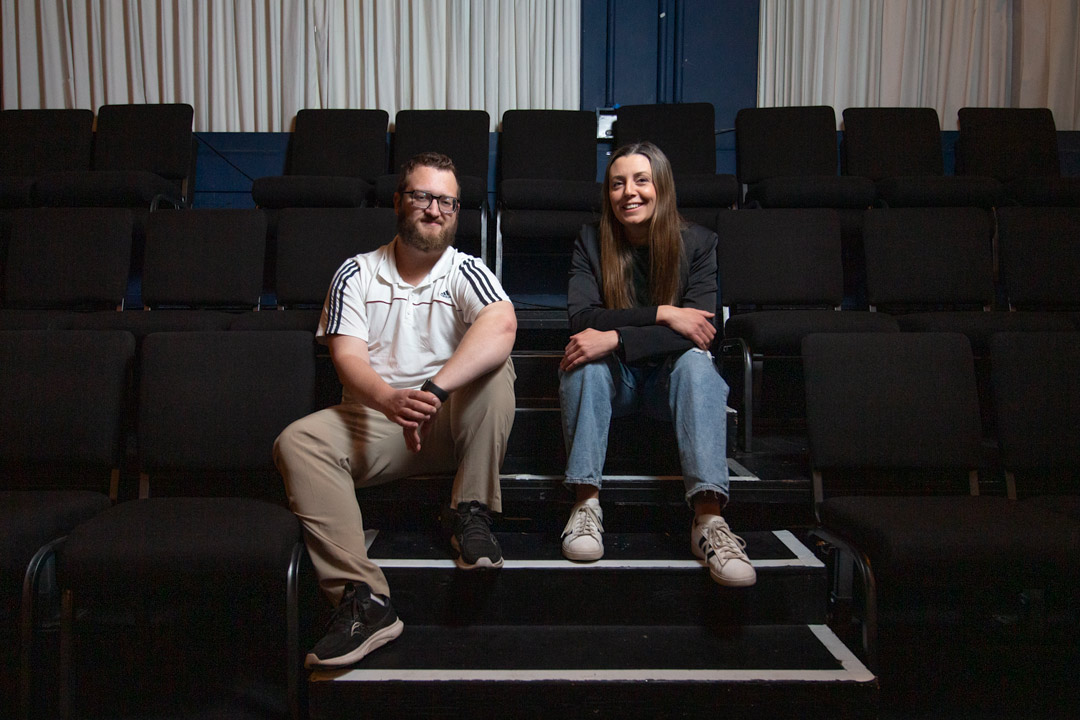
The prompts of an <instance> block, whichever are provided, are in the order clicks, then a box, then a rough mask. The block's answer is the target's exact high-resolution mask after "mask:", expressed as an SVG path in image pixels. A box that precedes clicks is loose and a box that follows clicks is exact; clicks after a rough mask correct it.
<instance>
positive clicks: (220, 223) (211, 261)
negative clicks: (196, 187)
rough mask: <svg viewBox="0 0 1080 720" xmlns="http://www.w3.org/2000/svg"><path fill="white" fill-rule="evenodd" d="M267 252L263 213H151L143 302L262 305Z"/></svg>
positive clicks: (189, 305) (251, 211) (148, 222)
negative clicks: (264, 265)
mask: <svg viewBox="0 0 1080 720" xmlns="http://www.w3.org/2000/svg"><path fill="white" fill-rule="evenodd" d="M265 253H266V217H265V215H264V214H263V212H262V211H260V210H217V209H215V210H181V211H160V212H154V213H150V215H149V217H148V218H147V222H146V251H145V259H144V263H143V275H142V293H143V304H144V305H146V306H147V307H161V306H182V307H218V308H237V309H240V308H245V309H251V308H253V307H257V306H258V305H259V297H260V295H261V293H262V287H263V284H262V280H263V259H264V255H265Z"/></svg>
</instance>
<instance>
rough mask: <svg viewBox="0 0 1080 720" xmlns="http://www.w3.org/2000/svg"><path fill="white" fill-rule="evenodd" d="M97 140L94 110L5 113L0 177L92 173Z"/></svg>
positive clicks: (0, 117)
mask: <svg viewBox="0 0 1080 720" xmlns="http://www.w3.org/2000/svg"><path fill="white" fill-rule="evenodd" d="M93 141H94V113H93V112H91V111H90V110H83V109H68V110H2V111H0V176H4V175H17V176H31V175H40V174H41V173H47V172H61V171H65V170H89V169H90V157H91V149H92V146H93Z"/></svg>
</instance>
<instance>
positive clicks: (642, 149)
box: [600, 142, 685, 309]
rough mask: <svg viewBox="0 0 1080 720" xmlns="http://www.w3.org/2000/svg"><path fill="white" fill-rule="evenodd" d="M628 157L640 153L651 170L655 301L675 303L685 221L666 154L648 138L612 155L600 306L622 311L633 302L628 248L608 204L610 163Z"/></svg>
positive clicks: (602, 229) (602, 221) (651, 263)
mask: <svg viewBox="0 0 1080 720" xmlns="http://www.w3.org/2000/svg"><path fill="white" fill-rule="evenodd" d="M627 155H644V156H645V157H646V158H648V160H649V166H650V167H651V168H652V183H653V187H654V188H655V189H656V209H655V210H654V212H653V216H652V219H651V220H650V221H649V292H650V293H651V295H652V301H653V302H654V303H656V304H657V305H674V304H675V303H676V302H677V301H678V299H679V266H680V264H681V263H682V258H683V245H682V232H681V231H682V228H683V226H684V225H685V221H684V220H683V219H682V217H681V216H680V215H679V211H678V210H677V209H676V206H675V179H674V177H673V176H672V174H671V163H670V162H668V159H667V156H666V155H664V153H663V152H662V151H661V150H660V148H658V147H656V146H655V145H653V144H652V143H651V142H636V143H631V144H630V145H624V146H622V147H621V148H619V149H618V150H616V151H615V152H614V153H612V155H611V160H610V162H608V167H607V171H606V172H605V173H604V189H603V197H602V198H601V203H602V211H601V214H600V271H601V274H602V276H603V277H602V278H601V286H602V288H603V292H604V306H605V307H607V308H609V309H625V308H630V307H633V306H634V304H635V302H636V300H637V298H635V297H634V282H633V276H632V272H633V271H632V269H631V266H632V264H633V247H632V246H631V244H630V240H629V238H628V237H627V235H626V230H625V229H624V228H623V226H622V224H621V223H620V222H619V221H618V220H617V219H616V218H615V211H614V210H613V209H612V207H611V166H612V165H613V164H614V163H615V161H616V160H618V159H619V158H621V157H625V156H627Z"/></svg>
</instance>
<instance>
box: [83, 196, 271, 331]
mask: <svg viewBox="0 0 1080 720" xmlns="http://www.w3.org/2000/svg"><path fill="white" fill-rule="evenodd" d="M146 233H147V237H146V252H145V259H144V261H143V267H142V300H143V306H144V310H127V311H125V312H97V313H86V314H80V315H73V316H69V317H68V324H67V326H68V327H72V328H83V329H97V330H100V329H123V330H128V331H129V332H132V333H134V334H135V336H136V337H137V338H139V339H140V340H141V339H142V338H143V337H145V336H146V335H148V334H150V333H151V332H159V331H170V330H224V329H227V328H228V326H229V324H230V323H231V322H232V321H233V320H234V319H235V317H236V316H237V313H238V312H239V311H244V310H251V309H252V308H255V307H258V306H259V302H260V294H261V292H262V279H263V260H264V255H265V251H266V250H265V249H266V218H265V216H264V214H263V213H262V211H260V210H218V209H214V210H183V211H160V212H155V213H151V214H150V216H149V217H148V218H147V228H146Z"/></svg>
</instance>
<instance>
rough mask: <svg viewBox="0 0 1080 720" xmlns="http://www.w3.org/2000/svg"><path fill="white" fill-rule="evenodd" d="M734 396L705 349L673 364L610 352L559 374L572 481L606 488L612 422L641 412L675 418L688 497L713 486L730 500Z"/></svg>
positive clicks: (689, 498)
mask: <svg viewBox="0 0 1080 720" xmlns="http://www.w3.org/2000/svg"><path fill="white" fill-rule="evenodd" d="M727 396H728V386H727V383H726V382H724V379H723V378H722V377H720V372H719V371H718V370H717V369H716V366H715V365H714V364H713V357H712V355H711V354H710V353H707V352H704V351H702V350H689V351H687V352H685V353H683V354H682V355H681V356H680V357H679V358H678V360H676V361H675V363H674V365H671V364H669V363H665V364H663V365H660V366H659V367H653V368H637V367H630V366H628V365H625V364H623V363H622V362H621V361H620V360H619V359H618V358H617V357H616V356H615V355H610V356H608V357H606V358H604V359H602V360H597V361H595V362H591V363H587V364H585V365H580V366H578V367H577V368H574V369H573V370H571V371H569V372H562V371H560V372H559V402H560V403H561V405H562V419H563V438H564V439H565V441H566V455H567V459H566V483H567V484H568V485H578V484H586V485H595V486H596V487H600V485H601V482H602V473H603V469H604V459H605V458H606V457H607V441H608V429H609V427H610V425H611V419H612V418H613V417H622V416H623V415H629V414H631V413H633V412H642V413H644V414H645V415H647V416H649V417H652V418H655V419H657V420H665V421H668V422H673V423H674V425H675V439H676V442H677V443H678V445H679V461H680V463H681V464H682V472H683V484H684V485H685V487H686V500H687V502H688V503H689V502H690V500H691V498H692V497H693V496H694V495H697V494H698V493H701V492H706V491H710V492H715V493H718V494H720V495H721V496H722V498H723V499H724V500H726V499H727V496H728V486H729V480H728V467H727V409H726V408H727Z"/></svg>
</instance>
